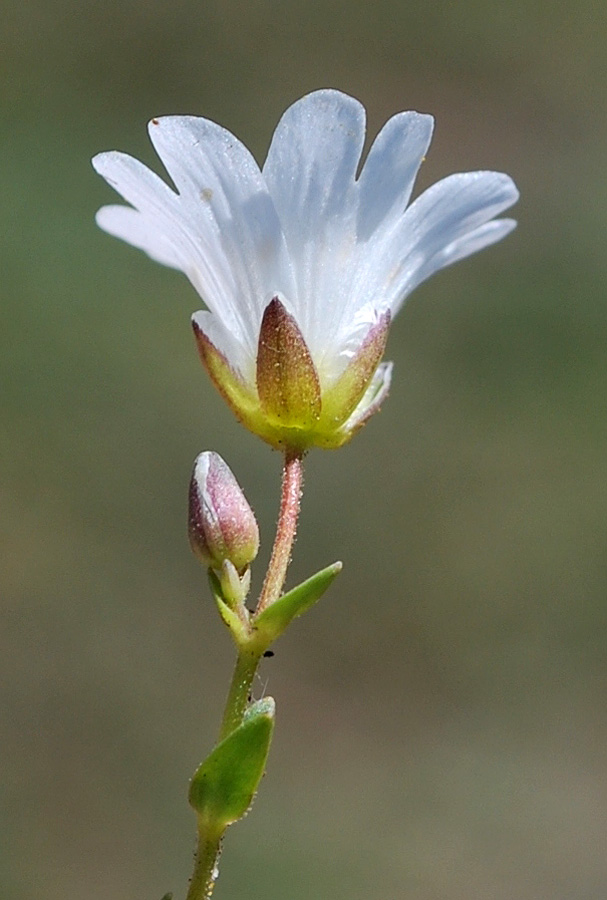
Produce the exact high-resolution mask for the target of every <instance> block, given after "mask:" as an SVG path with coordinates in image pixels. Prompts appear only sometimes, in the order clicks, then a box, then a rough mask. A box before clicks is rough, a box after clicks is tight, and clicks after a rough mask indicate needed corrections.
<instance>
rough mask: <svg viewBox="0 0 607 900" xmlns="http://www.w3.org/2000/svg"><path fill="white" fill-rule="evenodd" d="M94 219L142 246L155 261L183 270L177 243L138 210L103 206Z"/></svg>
mask: <svg viewBox="0 0 607 900" xmlns="http://www.w3.org/2000/svg"><path fill="white" fill-rule="evenodd" d="M95 220H96V222H97V224H98V225H99V227H100V228H103V230H104V231H107V232H108V234H112V235H114V237H117V238H122V240H123V241H126V242H127V243H128V244H132V246H133V247H138V248H139V250H144V251H145V252H146V253H147V254H148V256H151V258H152V259H154V260H156V262H159V263H162V264H163V265H165V266H171V268H173V269H180V270H182V271H183V268H184V266H183V259H182V256H181V254H180V252H179V249H178V246H177V245H174V244H173V243H172V242H171V241H170V240H169V238H168V237H167V234H166V233H165V232H164V231H162V229H159V228H158V226H157V224H156V223H155V222H153V221H150V220H149V219H148V218H146V217H145V216H144V215H143V213H140V212H139V210H137V209H132V208H131V207H130V206H102V207H101V209H100V210H99V212H98V213H97V215H96V217H95Z"/></svg>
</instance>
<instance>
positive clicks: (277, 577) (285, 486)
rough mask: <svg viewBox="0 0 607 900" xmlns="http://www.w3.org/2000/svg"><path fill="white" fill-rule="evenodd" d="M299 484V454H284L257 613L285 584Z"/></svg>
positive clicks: (296, 516)
mask: <svg viewBox="0 0 607 900" xmlns="http://www.w3.org/2000/svg"><path fill="white" fill-rule="evenodd" d="M302 483H303V465H302V460H301V456H298V455H297V456H296V455H290V454H287V455H286V456H285V463H284V468H283V472H282V494H281V498H280V513H279V516H278V525H277V527H276V537H275V539H274V547H273V548H272V557H271V559H270V565H269V566H268V571H267V574H266V578H265V581H264V583H263V588H262V589H261V594H260V597H259V603H258V604H257V610H256V612H257V613H260V612H261V611H262V610H264V609H265V608H266V607H267V606H270V604H272V603H274V601H275V600H278V598H279V596H280V592H281V591H282V587H283V585H284V583H285V578H286V575H287V568H288V566H289V562H290V560H291V550H292V548H293V541H294V540H295V532H296V531H297V519H298V517H299V504H300V500H301V488H302Z"/></svg>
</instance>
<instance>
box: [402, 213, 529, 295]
mask: <svg viewBox="0 0 607 900" xmlns="http://www.w3.org/2000/svg"><path fill="white" fill-rule="evenodd" d="M516 224H517V223H516V220H515V219H494V220H493V221H491V222H487V223H486V224H485V225H481V226H480V227H479V228H476V229H475V230H474V231H471V232H470V233H469V234H466V235H464V237H462V238H459V240H457V241H453V243H451V244H449V245H448V246H447V247H445V249H444V250H443V251H442V252H441V253H437V254H436V256H434V257H433V259H432V267H431V271H424V272H423V279H420V280H425V279H426V278H429V276H430V275H432V274H433V273H434V272H437V271H438V270H439V269H443V268H444V267H445V266H450V265H451V263H454V262H457V261H458V260H460V259H465V258H466V256H470V255H471V254H472V253H477V252H478V251H479V250H484V249H485V247H490V246H491V244H495V243H497V241H501V240H502V238H505V237H506V235H507V234H510V232H511V231H513V230H514V229H515V228H516Z"/></svg>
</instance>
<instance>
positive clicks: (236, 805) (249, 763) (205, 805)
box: [189, 697, 274, 833]
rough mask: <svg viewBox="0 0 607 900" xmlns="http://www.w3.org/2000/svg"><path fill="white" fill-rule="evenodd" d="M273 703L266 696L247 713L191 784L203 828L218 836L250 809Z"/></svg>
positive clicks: (262, 765) (271, 724)
mask: <svg viewBox="0 0 607 900" xmlns="http://www.w3.org/2000/svg"><path fill="white" fill-rule="evenodd" d="M273 729H274V701H273V700H272V698H271V697H265V698H264V699H263V700H259V701H258V702H257V703H253V704H252V705H251V706H250V707H249V709H248V710H247V712H246V714H245V717H244V721H243V723H242V725H239V727H238V728H236V730H235V731H233V732H232V734H230V735H228V737H227V738H225V740H223V741H222V742H221V743H220V744H218V745H217V747H215V749H214V750H213V752H212V753H211V755H210V756H208V757H207V759H205V761H204V762H203V763H201V765H200V766H199V767H198V769H197V770H196V773H195V774H194V777H193V778H192V783H191V784H190V796H189V799H190V803H191V805H192V806H193V807H194V809H195V810H196V812H197V813H198V815H199V816H200V818H201V820H202V821H203V823H204V825H205V826H206V827H207V828H209V829H210V830H211V831H215V832H217V833H221V831H223V829H224V828H225V827H226V826H227V825H231V824H232V823H233V822H236V821H238V819H241V818H242V817H243V816H244V814H245V813H246V812H247V810H248V809H249V807H250V805H251V803H252V801H253V797H254V796H255V792H256V791H257V787H258V785H259V782H260V781H261V777H262V775H263V773H264V769H265V766H266V760H267V758H268V751H269V749H270V741H271V740H272V731H273Z"/></svg>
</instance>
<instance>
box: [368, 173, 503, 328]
mask: <svg viewBox="0 0 607 900" xmlns="http://www.w3.org/2000/svg"><path fill="white" fill-rule="evenodd" d="M517 199H518V191H517V189H516V187H515V185H514V183H513V182H512V180H511V179H510V178H509V177H508V176H507V175H503V174H501V173H499V172H464V173H460V174H458V175H451V176H449V177H448V178H444V179H443V180H442V181H439V182H438V183H437V184H434V185H432V187H430V188H428V190H427V191H425V192H424V193H423V194H422V195H421V196H420V197H418V198H417V200H416V201H415V202H414V203H413V204H412V205H411V206H410V207H409V209H408V210H407V211H406V212H405V214H404V216H402V218H401V219H400V221H399V222H398V223H397V224H396V225H395V227H394V228H393V230H392V232H391V233H390V234H389V235H387V236H382V237H381V239H380V240H379V241H378V242H374V241H371V242H370V247H369V257H368V259H367V261H366V266H365V264H363V265H362V267H361V273H360V287H361V290H362V294H363V296H364V297H365V298H366V299H367V300H369V299H371V298H370V296H369V294H372V295H375V298H376V303H378V302H380V300H379V298H381V303H382V304H386V305H387V306H389V307H390V308H391V310H392V312H393V313H396V312H398V310H399V309H400V307H401V306H402V303H403V301H404V299H405V298H406V297H407V296H408V294H409V293H410V292H411V291H412V290H413V289H414V288H415V287H416V286H417V285H418V284H420V283H421V282H422V281H424V279H426V278H428V277H429V276H430V275H432V274H433V273H434V272H436V271H438V269H440V268H442V267H443V266H446V265H448V264H449V263H450V262H455V261H456V260H457V259H462V258H463V257H464V256H467V255H468V254H469V253H473V252H474V251H475V250H476V249H481V247H482V246H485V244H483V243H482V242H481V243H480V244H479V245H478V246H477V245H476V243H475V241H474V240H471V241H470V243H467V242H466V238H468V237H472V235H473V234H474V233H475V232H476V231H477V229H479V228H480V227H481V226H483V225H485V224H486V223H487V222H488V221H489V220H491V219H493V217H494V216H496V215H498V214H499V213H501V212H503V210H505V209H508V207H509V206H512V204H513V203H515V202H516V200H517ZM499 236H500V235H499V234H498V237H499ZM498 237H496V240H497V239H498ZM460 242H462V243H460ZM488 243H491V241H488ZM374 244H376V245H375V246H373V245H374ZM452 245H455V248H456V249H455V252H454V253H453V255H452V254H451V253H450V250H449V248H450V247H451V246H452ZM458 248H459V249H458Z"/></svg>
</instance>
